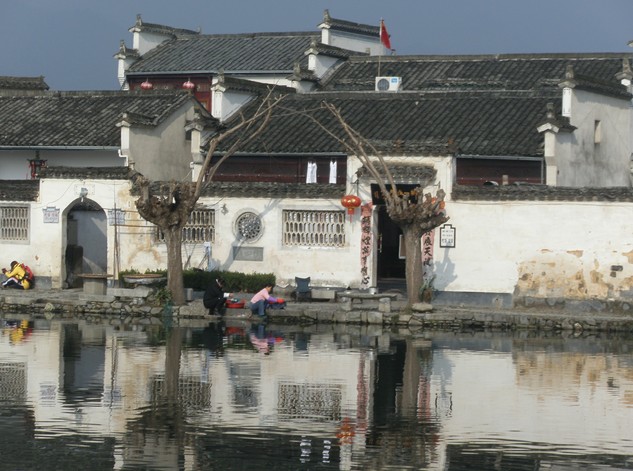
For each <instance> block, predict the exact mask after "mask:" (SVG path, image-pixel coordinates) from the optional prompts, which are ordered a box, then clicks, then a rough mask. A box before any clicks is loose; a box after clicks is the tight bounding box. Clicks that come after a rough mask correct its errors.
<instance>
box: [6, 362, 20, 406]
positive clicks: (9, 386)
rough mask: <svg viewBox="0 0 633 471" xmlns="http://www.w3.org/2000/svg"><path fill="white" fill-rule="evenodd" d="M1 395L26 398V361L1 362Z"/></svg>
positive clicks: (17, 399) (10, 398)
mask: <svg viewBox="0 0 633 471" xmlns="http://www.w3.org/2000/svg"><path fill="white" fill-rule="evenodd" d="M0 397H2V398H3V399H6V400H7V401H24V400H26V363H5V362H2V363H0Z"/></svg>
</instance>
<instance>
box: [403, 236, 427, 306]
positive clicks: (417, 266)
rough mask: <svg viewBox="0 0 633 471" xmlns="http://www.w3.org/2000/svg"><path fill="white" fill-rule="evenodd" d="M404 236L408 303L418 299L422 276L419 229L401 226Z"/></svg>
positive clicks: (415, 301)
mask: <svg viewBox="0 0 633 471" xmlns="http://www.w3.org/2000/svg"><path fill="white" fill-rule="evenodd" d="M401 229H402V233H403V236H404V247H405V253H406V254H407V258H406V260H405V274H406V278H407V300H408V303H409V304H413V303H417V302H419V301H420V288H421V287H422V280H423V276H424V267H423V265H422V234H421V232H420V229H419V228H417V227H415V226H413V225H411V224H407V225H403V226H402V227H401Z"/></svg>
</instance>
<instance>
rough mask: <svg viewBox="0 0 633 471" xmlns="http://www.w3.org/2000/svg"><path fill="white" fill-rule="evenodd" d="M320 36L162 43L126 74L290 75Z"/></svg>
mask: <svg viewBox="0 0 633 471" xmlns="http://www.w3.org/2000/svg"><path fill="white" fill-rule="evenodd" d="M319 39H320V34H319V33H313V32H309V33H307V32H299V33H249V34H221V35H196V36H185V37H178V38H177V39H174V40H170V41H166V42H164V43H162V44H161V45H159V46H157V47H156V48H154V49H152V50H151V51H149V52H148V53H147V54H145V55H143V56H142V57H141V58H140V59H139V60H138V61H136V62H135V63H134V64H132V65H131V66H130V68H129V69H128V70H127V72H126V74H128V75H143V74H154V73H158V74H166V73H218V72H219V71H222V70H223V71H224V72H226V73H234V72H236V71H239V72H255V73H256V72H262V73H264V72H276V73H283V72H287V73H291V72H292V70H293V65H294V63H295V62H305V63H307V58H306V56H305V55H304V52H305V51H306V50H307V49H308V47H309V46H310V43H311V42H312V40H319Z"/></svg>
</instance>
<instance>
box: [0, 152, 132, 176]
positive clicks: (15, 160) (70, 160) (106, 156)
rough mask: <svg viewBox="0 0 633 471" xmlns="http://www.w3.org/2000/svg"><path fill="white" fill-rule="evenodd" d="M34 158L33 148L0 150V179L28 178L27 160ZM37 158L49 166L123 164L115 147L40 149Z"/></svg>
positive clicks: (110, 165)
mask: <svg viewBox="0 0 633 471" xmlns="http://www.w3.org/2000/svg"><path fill="white" fill-rule="evenodd" d="M35 158H36V157H35V150H2V151H0V179H2V180H24V179H30V178H31V170H30V168H29V160H30V159H35ZM39 158H40V159H43V160H46V165H48V166H49V167H60V166H66V167H119V166H121V165H124V160H123V159H121V158H120V157H119V156H118V154H117V151H116V149H103V148H95V149H94V150H73V149H59V150H54V149H41V150H40V155H39Z"/></svg>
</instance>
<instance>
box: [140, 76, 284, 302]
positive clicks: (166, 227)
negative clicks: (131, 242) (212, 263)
mask: <svg viewBox="0 0 633 471" xmlns="http://www.w3.org/2000/svg"><path fill="white" fill-rule="evenodd" d="M273 92H274V88H271V89H269V92H268V94H267V95H266V96H265V97H264V98H263V99H262V101H261V103H260V105H259V106H258V107H257V109H256V110H254V112H252V113H250V114H248V116H246V115H245V114H244V113H243V112H242V113H240V114H239V116H238V117H237V118H236V119H232V120H231V122H230V123H229V126H228V127H224V126H222V127H219V128H218V130H217V132H216V133H215V135H214V136H213V137H212V138H211V139H210V140H209V144H208V145H209V148H208V150H207V153H206V156H205V159H204V162H203V164H202V169H201V171H200V174H199V176H198V179H197V181H195V182H190V181H187V182H176V181H172V182H169V183H165V184H161V185H158V188H156V185H152V182H151V181H150V180H148V179H147V178H145V177H143V176H142V175H139V176H138V178H137V184H138V185H139V187H140V189H141V195H140V197H139V198H138V199H137V200H136V209H137V210H138V212H139V214H140V216H141V217H142V218H143V219H145V220H147V221H149V222H151V223H153V224H155V225H156V226H158V227H159V228H160V230H161V231H162V232H163V234H164V235H165V243H166V245H167V289H168V290H169V292H170V293H171V298H172V302H173V304H174V305H176V306H179V305H182V304H184V303H185V294H184V282H183V269H182V230H183V228H184V227H185V225H186V224H187V221H188V220H189V217H190V215H191V212H192V211H193V210H194V209H195V207H196V203H197V202H198V199H199V198H200V194H201V193H202V190H203V189H204V188H205V187H206V186H207V185H208V184H209V183H210V182H211V181H212V179H213V176H214V175H215V173H216V171H217V169H218V168H219V167H220V165H222V163H223V162H224V161H225V160H226V159H228V158H229V157H231V156H232V155H234V154H235V153H236V152H238V151H239V150H240V149H241V148H243V147H244V146H245V145H246V144H248V143H249V142H251V141H252V140H254V139H255V138H256V137H257V136H259V135H260V134H261V133H262V132H263V130H264V129H265V128H266V127H267V126H268V124H269V122H270V119H271V116H272V113H273V110H274V109H275V107H276V106H277V105H278V104H279V102H280V101H281V100H282V99H283V95H279V94H274V93H273ZM229 138H230V139H229ZM224 141H229V142H230V145H229V148H228V149H227V150H226V151H224V152H223V153H222V157H221V158H220V159H219V160H218V161H217V162H216V163H215V164H214V165H211V160H212V157H213V156H214V154H215V153H216V151H217V149H218V147H219V145H220V144H221V143H222V142H224Z"/></svg>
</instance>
